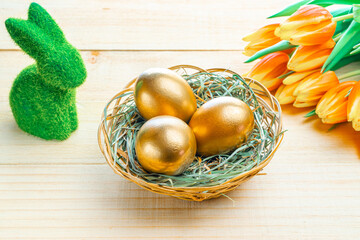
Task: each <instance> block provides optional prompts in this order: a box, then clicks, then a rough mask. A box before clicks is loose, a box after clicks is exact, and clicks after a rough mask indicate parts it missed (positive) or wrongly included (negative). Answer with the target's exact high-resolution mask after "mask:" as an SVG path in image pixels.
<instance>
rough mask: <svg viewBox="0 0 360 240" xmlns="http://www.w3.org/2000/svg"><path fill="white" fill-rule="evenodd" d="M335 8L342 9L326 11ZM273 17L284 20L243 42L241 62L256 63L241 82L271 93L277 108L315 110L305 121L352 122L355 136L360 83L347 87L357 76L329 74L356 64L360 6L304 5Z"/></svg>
mask: <svg viewBox="0 0 360 240" xmlns="http://www.w3.org/2000/svg"><path fill="white" fill-rule="evenodd" d="M357 3H359V4H357ZM335 4H342V5H346V6H345V7H342V8H336V9H335V10H333V11H329V10H328V9H326V7H328V6H330V5H335ZM275 17H287V19H285V20H284V21H283V22H282V23H279V24H270V25H267V26H264V27H262V28H260V29H259V30H257V31H256V32H254V33H252V34H250V35H248V36H246V37H244V39H243V40H244V41H246V42H249V43H248V45H247V46H246V47H245V51H244V54H245V55H246V56H249V57H250V58H249V59H248V60H247V61H246V62H252V61H254V60H256V59H260V61H259V62H258V63H257V64H256V65H255V66H254V67H253V68H252V69H251V70H250V71H249V72H248V73H247V74H246V76H247V77H250V78H253V79H255V80H257V81H259V82H261V83H262V84H264V86H266V87H267V88H268V89H269V90H270V91H274V92H275V97H276V98H277V99H278V100H279V102H280V103H281V104H293V106H294V107H299V108H302V107H311V106H314V107H315V109H314V110H313V111H311V112H310V113H309V114H307V116H312V115H315V114H317V116H318V117H319V118H321V120H322V122H323V123H328V124H335V123H341V122H346V121H351V122H352V126H353V128H354V129H355V130H356V131H360V81H347V79H348V78H349V77H353V76H356V75H360V70H355V71H351V72H347V73H346V74H343V75H341V76H337V75H336V73H335V72H334V71H335V70H337V69H339V68H342V67H344V66H345V65H347V64H350V63H352V62H356V61H360V0H303V1H300V2H298V3H295V4H293V5H291V6H288V7H287V8H285V9H284V10H282V11H280V12H279V13H277V14H275V15H273V16H271V17H269V18H275ZM359 78H360V76H359Z"/></svg>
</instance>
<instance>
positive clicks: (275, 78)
mask: <svg viewBox="0 0 360 240" xmlns="http://www.w3.org/2000/svg"><path fill="white" fill-rule="evenodd" d="M288 61H289V56H288V55H287V54H285V53H283V52H275V53H271V54H268V55H266V56H265V57H264V58H262V59H261V60H260V61H259V62H258V63H257V64H256V65H255V66H254V67H253V68H252V69H251V70H250V71H249V72H248V73H247V74H246V76H247V77H249V78H253V79H255V80H257V81H259V82H261V83H262V84H263V85H264V86H265V87H266V88H267V89H268V90H269V91H272V90H274V89H276V88H278V87H279V86H280V85H281V83H282V79H281V78H279V77H280V76H281V75H283V74H285V73H286V72H287V71H288V70H287V67H286V65H287V63H288Z"/></svg>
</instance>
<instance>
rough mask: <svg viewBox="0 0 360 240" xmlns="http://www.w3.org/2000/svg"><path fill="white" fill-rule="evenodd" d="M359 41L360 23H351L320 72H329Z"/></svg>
mask: <svg viewBox="0 0 360 240" xmlns="http://www.w3.org/2000/svg"><path fill="white" fill-rule="evenodd" d="M359 40H360V23H358V22H356V21H352V22H351V24H350V26H349V28H348V29H346V31H345V32H344V33H343V35H342V37H341V38H340V40H339V41H338V42H337V43H336V45H335V48H334V49H333V51H332V52H331V54H330V56H329V57H328V59H327V60H326V62H325V63H324V65H323V67H322V71H323V72H326V71H329V70H331V69H332V68H333V67H334V66H335V65H336V64H337V63H338V62H339V61H340V60H341V59H342V58H344V57H345V56H346V55H347V54H349V53H350V51H351V50H352V49H353V47H354V46H355V45H356V44H358V43H359Z"/></svg>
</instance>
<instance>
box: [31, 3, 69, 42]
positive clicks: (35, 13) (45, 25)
mask: <svg viewBox="0 0 360 240" xmlns="http://www.w3.org/2000/svg"><path fill="white" fill-rule="evenodd" d="M28 21H30V22H32V23H34V24H36V25H37V26H38V27H39V28H41V29H42V30H43V31H44V33H45V34H46V35H48V36H49V37H50V38H51V40H52V41H55V42H65V41H66V40H65V36H64V33H63V32H62V31H61V29H60V27H59V26H58V25H57V24H56V22H55V20H54V19H53V18H52V17H51V16H50V14H49V13H48V12H47V11H46V10H45V9H44V8H42V7H41V6H40V5H39V4H37V3H31V4H30V7H29V12H28Z"/></svg>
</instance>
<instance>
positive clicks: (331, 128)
mask: <svg viewBox="0 0 360 240" xmlns="http://www.w3.org/2000/svg"><path fill="white" fill-rule="evenodd" d="M337 126H339V123H335V124H334V125H332V126H331V127H330V128H329V129H328V130H327V132H330V131H332V130H334V129H335V128H337Z"/></svg>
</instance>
